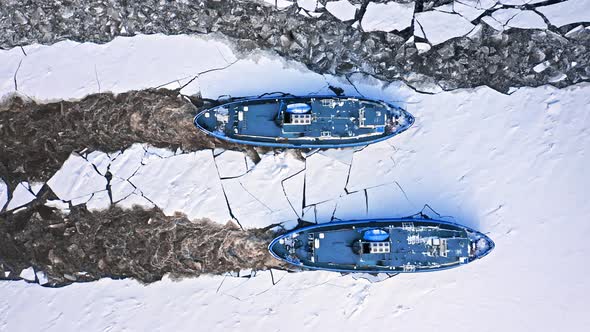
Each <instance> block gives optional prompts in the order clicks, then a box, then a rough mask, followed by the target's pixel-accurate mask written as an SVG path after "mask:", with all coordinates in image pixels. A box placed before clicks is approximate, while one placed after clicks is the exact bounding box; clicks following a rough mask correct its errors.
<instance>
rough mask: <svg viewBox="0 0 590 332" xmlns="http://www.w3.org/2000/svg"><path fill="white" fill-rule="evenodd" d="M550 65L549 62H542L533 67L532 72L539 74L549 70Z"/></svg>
mask: <svg viewBox="0 0 590 332" xmlns="http://www.w3.org/2000/svg"><path fill="white" fill-rule="evenodd" d="M550 65H551V63H550V62H549V61H543V62H541V63H539V64H538V65H536V66H534V67H533V70H534V71H535V72H536V73H541V72H543V71H544V70H545V69H547V68H549V66H550Z"/></svg>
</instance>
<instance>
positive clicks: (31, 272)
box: [19, 266, 36, 282]
mask: <svg viewBox="0 0 590 332" xmlns="http://www.w3.org/2000/svg"><path fill="white" fill-rule="evenodd" d="M19 277H21V278H23V279H25V280H26V281H31V282H34V281H35V278H36V275H35V269H34V268H33V267H32V266H31V267H28V268H26V269H24V270H22V271H21V273H20V275H19Z"/></svg>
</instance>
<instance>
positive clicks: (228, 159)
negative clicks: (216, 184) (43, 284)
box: [215, 150, 248, 179]
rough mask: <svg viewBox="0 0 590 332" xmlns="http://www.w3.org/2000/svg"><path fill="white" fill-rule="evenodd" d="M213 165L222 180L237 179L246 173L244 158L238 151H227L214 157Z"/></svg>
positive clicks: (246, 167)
mask: <svg viewBox="0 0 590 332" xmlns="http://www.w3.org/2000/svg"><path fill="white" fill-rule="evenodd" d="M215 164H216V165H217V171H218V172H219V177H220V178H222V179H223V178H232V177H238V176H241V175H244V174H245V173H246V172H247V171H248V162H247V161H246V156H245V155H244V154H243V153H242V152H238V151H231V150H228V151H225V152H223V153H221V154H219V155H217V156H215Z"/></svg>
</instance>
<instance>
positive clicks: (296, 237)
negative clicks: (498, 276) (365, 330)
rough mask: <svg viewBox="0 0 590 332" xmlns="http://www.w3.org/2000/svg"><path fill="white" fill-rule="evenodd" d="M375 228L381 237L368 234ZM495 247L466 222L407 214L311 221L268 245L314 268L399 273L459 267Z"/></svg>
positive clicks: (278, 254) (277, 253)
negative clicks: (403, 216)
mask: <svg viewBox="0 0 590 332" xmlns="http://www.w3.org/2000/svg"><path fill="white" fill-rule="evenodd" d="M374 231H378V233H380V235H379V236H381V237H382V238H381V239H375V238H367V234H370V232H374ZM482 241H483V242H482ZM493 246H494V245H493V242H492V241H491V240H490V239H489V238H487V237H486V236H485V235H483V234H481V233H479V232H476V231H473V230H470V229H468V228H466V227H464V226H460V225H457V224H454V223H448V222H443V221H434V220H420V219H418V220H416V219H409V220H396V221H389V220H383V221H354V222H353V221H351V222H336V223H327V224H321V225H315V226H309V227H306V228H303V229H301V230H298V231H292V232H290V233H288V234H285V235H283V236H281V237H279V238H277V239H275V240H274V241H273V242H272V243H271V244H270V246H269V249H270V251H271V253H272V254H273V255H274V256H275V257H277V258H279V259H283V260H285V261H287V262H290V263H292V264H295V265H299V266H303V267H307V268H312V269H323V270H331V271H340V272H346V271H348V272H355V271H359V272H392V273H397V272H421V271H435V270H440V269H446V268H450V267H454V266H458V265H461V264H465V263H468V262H470V261H472V260H474V259H476V258H479V257H483V256H485V255H486V254H487V253H488V252H489V251H490V250H491V249H492V248H493Z"/></svg>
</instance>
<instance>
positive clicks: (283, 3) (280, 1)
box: [262, 0, 293, 9]
mask: <svg viewBox="0 0 590 332" xmlns="http://www.w3.org/2000/svg"><path fill="white" fill-rule="evenodd" d="M262 1H264V2H266V3H268V4H270V5H272V6H273V7H275V6H276V8H277V9H285V8H287V7H291V6H293V1H287V0H262Z"/></svg>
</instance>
